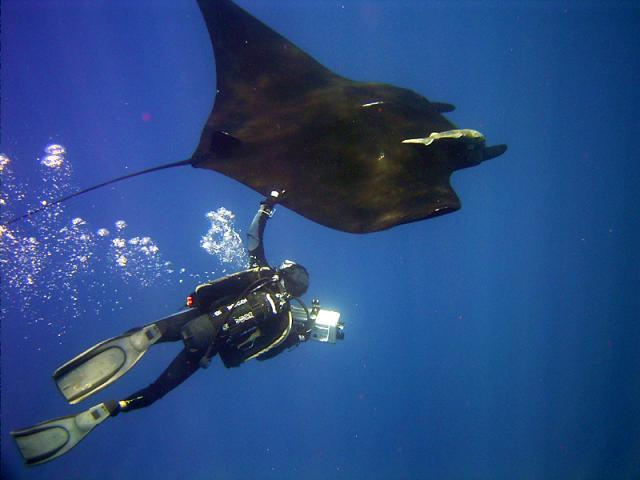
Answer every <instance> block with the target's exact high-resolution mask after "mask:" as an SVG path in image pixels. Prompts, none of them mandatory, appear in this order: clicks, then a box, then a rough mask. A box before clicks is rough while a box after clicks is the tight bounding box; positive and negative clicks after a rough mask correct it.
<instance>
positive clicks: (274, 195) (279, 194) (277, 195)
mask: <svg viewBox="0 0 640 480" xmlns="http://www.w3.org/2000/svg"><path fill="white" fill-rule="evenodd" d="M285 193H286V190H279V191H278V190H274V191H272V192H271V193H270V194H269V196H268V197H267V198H265V199H264V200H263V201H262V202H260V205H263V206H265V207H268V208H269V209H272V208H273V207H274V205H275V204H276V203H279V202H280V201H281V200H282V198H283V197H284V194H285Z"/></svg>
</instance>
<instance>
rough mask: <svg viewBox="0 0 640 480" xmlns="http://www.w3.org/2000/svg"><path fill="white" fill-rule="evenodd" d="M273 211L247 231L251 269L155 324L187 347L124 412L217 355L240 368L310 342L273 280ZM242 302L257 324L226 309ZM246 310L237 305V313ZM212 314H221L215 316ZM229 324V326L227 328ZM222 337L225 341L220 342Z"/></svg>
mask: <svg viewBox="0 0 640 480" xmlns="http://www.w3.org/2000/svg"><path fill="white" fill-rule="evenodd" d="M271 213H272V207H271V205H269V204H268V203H266V202H263V203H262V204H261V205H260V209H259V210H258V212H257V213H256V215H255V217H254V219H253V222H252V223H251V226H250V228H249V231H248V233H247V236H248V240H249V245H248V246H249V255H250V257H249V258H250V265H251V268H250V269H249V270H245V271H242V272H238V273H234V274H232V275H228V276H226V277H223V278H220V279H218V280H214V281H213V282H210V283H206V284H203V285H199V286H198V287H196V290H195V292H193V293H192V294H191V295H190V298H191V299H192V300H193V307H194V308H193V309H192V310H189V311H188V312H187V314H185V315H182V316H177V317H176V316H172V317H169V318H167V319H163V320H159V321H157V322H155V325H157V327H158V328H159V329H160V332H161V334H162V337H161V338H160V339H159V340H158V342H157V343H161V342H176V341H180V340H182V341H184V342H185V348H184V349H183V350H182V351H181V352H180V353H179V354H178V356H177V357H176V358H175V359H174V360H173V361H172V362H171V364H170V365H169V366H168V367H167V368H166V369H165V371H164V372H162V374H161V375H160V376H159V377H158V379H157V380H156V381H155V382H153V383H152V384H151V385H149V386H147V387H145V388H143V389H141V390H139V391H137V392H135V393H133V394H132V395H129V396H128V397H127V398H126V399H125V400H123V401H121V402H120V405H121V408H120V411H124V412H126V411H131V410H135V409H138V408H142V407H146V406H149V405H151V404H152V403H153V402H155V401H156V400H158V399H160V398H162V397H163V396H164V395H166V394H167V393H168V392H169V391H171V390H172V389H174V388H175V387H177V386H178V385H180V384H181V383H182V382H184V381H185V380H186V379H187V378H189V376H191V375H192V374H193V373H194V372H195V371H196V370H198V368H199V367H200V366H206V365H207V364H208V361H209V359H210V358H211V357H213V356H214V355H215V354H216V353H218V354H219V355H220V357H221V359H222V361H223V363H224V365H225V366H226V367H235V366H239V365H240V364H241V363H242V362H244V361H247V360H249V359H252V358H256V359H258V360H265V359H267V358H272V357H274V356H275V355H277V354H278V353H280V352H282V351H283V350H285V349H286V348H289V347H292V346H294V345H296V344H298V343H299V342H301V341H304V340H306V339H308V337H309V332H308V331H307V330H305V329H304V328H302V327H300V326H297V325H294V324H293V322H292V318H291V314H290V311H289V303H288V301H287V300H288V297H284V296H283V295H282V294H283V293H284V292H282V291H281V288H282V287H281V283H280V282H274V281H273V278H274V275H276V271H275V270H274V269H273V268H271V267H269V265H268V263H267V260H266V258H265V254H264V246H263V240H262V239H263V234H264V229H265V226H266V223H267V220H268V219H269V217H270V216H271ZM242 298H246V301H244V300H241V299H242ZM239 300H240V301H243V302H244V305H245V306H244V310H245V311H247V309H249V310H251V311H252V315H253V313H254V312H255V317H256V321H254V322H248V321H247V322H244V320H243V319H242V316H240V317H239V318H237V319H236V320H237V322H236V321H234V315H233V314H234V313H235V312H236V307H232V308H231V310H229V308H225V307H226V306H228V305H231V304H234V305H239V304H240V301H239ZM241 308H242V307H237V310H238V311H240V309H241ZM212 311H215V312H216V313H217V314H218V315H217V316H216V314H211V315H210V314H209V313H210V312H212ZM235 316H236V317H237V315H235ZM258 317H259V318H258ZM225 323H226V324H227V325H226V327H225V329H223V328H222V327H223V326H225ZM251 323H253V325H250V324H251ZM250 327H251V328H250ZM219 335H220V336H222V337H224V338H223V339H220V340H218V341H216V338H217V337H218V336H219Z"/></svg>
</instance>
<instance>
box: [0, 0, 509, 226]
mask: <svg viewBox="0 0 640 480" xmlns="http://www.w3.org/2000/svg"><path fill="white" fill-rule="evenodd" d="M198 5H199V7H200V11H201V12H202V16H203V18H204V22H205V24H206V26H207V30H208V32H209V36H210V38H211V42H212V45H213V52H214V57H215V65H216V88H213V86H212V95H215V101H214V105H213V109H212V111H211V114H210V115H209V117H208V119H207V122H206V124H205V125H204V128H203V130H202V134H201V136H200V142H199V143H198V145H197V147H196V149H195V151H194V153H193V155H192V156H191V158H189V159H186V160H182V161H179V162H173V163H170V164H166V165H161V166H159V167H154V168H150V169H146V170H143V171H141V172H136V173H133V174H129V175H125V176H123V177H119V178H117V179H114V180H110V181H108V182H103V183H101V184H99V185H95V186H93V187H90V188H87V189H85V190H82V191H80V192H76V193H74V194H73V195H69V196H68V197H65V198H62V199H59V200H57V201H54V202H50V203H49V205H52V204H55V203H59V202H60V201H64V200H66V199H68V198H71V197H73V196H77V195H79V194H82V193H85V192H87V191H90V190H93V189H95V188H99V187H101V186H104V185H108V184H111V183H114V182H116V181H119V180H122V179H124V178H130V177H133V176H137V175H141V174H145V173H148V172H151V171H156V170H160V169H165V168H170V167H176V166H180V165H191V166H193V167H196V168H202V169H209V170H215V171H216V172H219V173H222V174H224V175H226V176H228V177H231V178H233V179H235V180H237V181H239V182H241V183H243V184H244V185H246V186H248V187H250V188H252V189H254V190H256V191H258V192H260V193H262V194H264V195H268V194H269V193H270V192H271V191H273V190H277V191H285V194H284V195H283V196H282V197H281V202H280V203H282V204H283V205H284V206H286V207H287V208H289V209H291V210H293V211H295V212H297V213H299V214H300V215H302V216H304V217H306V218H308V219H309V220H312V221H314V222H317V223H319V224H322V225H325V226H327V227H330V228H334V229H336V230H340V231H345V232H351V233H369V232H375V231H379V230H385V229H388V228H391V227H394V226H396V225H400V224H405V223H410V222H415V221H418V220H423V219H427V218H431V217H435V216H438V215H442V214H445V213H450V212H453V211H456V210H458V209H459V208H460V200H459V199H458V196H457V195H456V193H455V192H454V191H453V189H452V188H451V184H450V183H449V179H450V177H451V174H452V173H453V172H454V171H455V170H460V169H462V168H467V167H471V166H474V165H478V164H480V163H481V162H483V161H485V160H488V159H491V158H494V157H497V156H498V155H501V154H502V153H504V152H505V151H506V148H507V147H506V145H496V146H491V147H487V146H486V145H485V138H484V136H483V135H482V134H481V133H480V132H478V131H476V130H471V129H458V128H457V127H456V126H455V125H454V124H453V123H451V122H450V121H449V120H447V119H446V118H445V117H444V116H443V113H447V112H450V111H452V110H453V109H454V107H453V106H452V105H450V104H447V103H442V102H432V101H429V100H427V99H426V98H425V97H424V96H422V95H420V94H419V93H416V92H414V91H411V90H409V89H406V88H401V87H397V86H393V85H388V84H384V83H375V82H362V81H354V80H350V79H348V78H345V77H342V76H340V75H338V74H336V73H334V72H332V71H331V70H329V69H328V68H326V67H325V66H323V65H322V64H321V63H319V62H318V61H317V60H315V59H314V58H312V57H311V56H310V55H309V54H307V53H306V52H304V51H303V50H302V49H300V48H299V47H297V46H296V45H294V44H293V43H291V42H290V41H289V40H287V39H286V38H284V37H283V36H282V35H280V34H279V33H277V32H275V31H274V30H272V29H271V28H269V27H268V26H267V25H265V24H264V23H262V22H261V21H259V20H258V19H256V18H255V17H253V16H252V15H250V14H249V13H248V12H246V11H245V10H243V9H242V8H240V7H239V6H237V5H236V4H234V3H233V2H232V1H231V0H198ZM33 213H35V211H33V212H29V213H28V214H27V215H31V214H33ZM15 220H17V219H13V220H12V221H15ZM9 223H11V222H9Z"/></svg>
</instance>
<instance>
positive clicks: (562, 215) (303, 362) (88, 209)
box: [1, 0, 640, 480]
mask: <svg viewBox="0 0 640 480" xmlns="http://www.w3.org/2000/svg"><path fill="white" fill-rule="evenodd" d="M239 3H240V5H242V6H243V7H245V8H246V9H247V10H248V11H250V12H251V13H252V14H254V15H255V16H257V17H258V18H260V19H261V20H263V21H264V22H266V23H267V24H269V25H271V26H272V27H273V28H275V29H276V30H277V31H279V32H281V33H282V34H284V35H285V36H286V37H288V38H289V39H291V40H292V41H294V42H295V43H297V44H298V45H299V46H300V47H302V48H303V49H305V50H306V51H307V52H309V53H310V54H312V55H313V56H315V57H316V58H317V59H319V60H320V61H321V62H322V63H324V64H325V65H327V66H328V67H329V68H331V69H333V70H334V71H336V72H339V73H340V74H342V75H345V76H347V77H351V78H355V79H360V80H377V81H382V82H388V83H392V84H396V85H400V86H404V87H408V88H411V89H414V90H416V91H418V92H420V93H422V94H424V95H425V96H426V97H427V98H429V99H432V100H437V101H446V102H450V103H453V104H455V105H456V106H457V110H456V111H455V112H454V113H451V114H449V115H448V116H449V117H450V118H451V119H452V120H453V121H454V122H455V123H456V124H458V125H460V126H461V127H465V128H474V129H478V130H480V131H482V132H483V133H484V134H485V135H486V136H487V139H488V142H489V143H503V142H504V143H508V144H509V151H508V152H507V154H505V155H504V156H502V157H500V158H497V159H495V160H492V161H490V162H488V163H486V164H483V165H481V166H479V167H477V168H473V169H468V170H464V171H460V172H457V173H456V174H454V176H453V179H452V183H453V185H454V188H455V189H456V190H457V192H458V194H459V195H460V197H461V200H462V203H463V207H462V210H460V211H459V212H457V213H454V214H451V215H446V216H444V217H440V218H437V219H433V220H429V221H425V222H420V223H415V224H411V225H403V226H400V227H397V228H394V229H392V230H389V231H385V232H380V233H375V234H371V235H364V236H359V235H350V234H346V233H341V232H337V231H333V230H330V229H328V228H325V227H322V226H320V225H317V224H314V223H312V222H310V221H308V220H305V219H304V218H302V217H300V216H298V215H296V214H294V213H292V212H290V211H288V210H287V209H285V208H280V209H278V212H277V214H276V216H275V217H274V219H273V220H272V222H271V224H270V226H269V229H268V232H267V237H266V242H267V254H268V257H269V259H270V260H271V261H272V262H274V263H275V262H279V261H281V260H283V259H285V258H293V259H297V260H298V261H300V262H302V263H303V264H305V265H306V266H307V267H308V268H309V270H310V272H311V274H312V287H311V289H310V294H309V295H307V299H308V300H309V299H310V298H311V297H318V298H320V299H321V300H322V301H323V302H324V303H325V304H326V305H327V306H330V307H333V308H336V309H339V310H340V311H341V312H342V314H343V319H344V320H345V321H346V323H347V336H346V340H345V341H344V342H342V343H340V344H338V345H335V346H327V345H320V344H313V345H311V344H308V345H303V346H301V347H300V348H298V349H296V350H294V351H293V352H289V353H286V354H283V355H281V356H280V357H278V358H276V359H274V360H273V361H269V362H266V363H258V362H250V363H248V364H246V365H244V366H243V367H241V368H239V369H234V370H225V369H224V368H223V367H222V366H221V364H220V363H219V362H217V361H214V362H213V365H212V366H211V367H210V368H209V369H208V370H207V371H201V372H198V373H197V374H196V375H195V376H194V377H192V378H191V379H189V380H188V382H187V383H185V384H184V385H183V386H181V387H180V388H179V389H178V390H176V391H174V392H172V393H171V394H169V395H168V396H167V397H166V398H165V399H163V400H162V401H161V402H159V403H157V404H156V405H154V406H153V407H152V408H149V409H147V410H145V411H139V412H135V413H132V414H130V415H126V416H125V415H121V416H119V417H117V418H115V419H113V420H109V421H107V422H105V423H104V424H102V425H101V426H99V427H98V428H97V429H96V430H95V431H94V432H92V433H91V435H90V436H89V437H88V438H87V439H86V440H85V441H84V442H83V443H82V444H81V445H79V446H78V447H77V448H76V449H75V450H73V451H72V452H71V453H69V454H68V455H66V456H64V457H61V458H59V459H57V460H56V461H55V462H52V463H49V464H47V465H45V466H41V467H37V468H33V469H26V468H25V467H23V466H22V465H21V459H20V457H19V454H18V452H17V450H16V449H15V448H14V445H13V444H12V441H11V438H10V436H9V431H11V430H12V429H14V428H18V427H24V426H28V425H31V424H33V423H36V422H38V421H42V420H44V419H47V418H51V417H56V416H60V415H66V414H71V413H74V412H78V411H80V410H81V409H82V408H84V407H83V406H82V405H85V404H86V406H90V405H93V404H95V403H98V402H100V401H103V400H107V399H109V398H122V397H123V396H125V395H127V394H129V393H130V392H132V391H134V390H135V389H137V388H139V387H140V386H142V385H146V383H148V382H149V381H151V379H153V378H154V376H155V375H157V374H158V373H159V372H160V371H161V369H162V368H163V367H164V365H166V363H167V362H169V361H170V359H171V358H172V357H173V355H175V354H176V353H177V351H178V349H179V347H178V346H162V347H158V348H155V349H153V350H154V351H152V352H150V353H149V354H148V356H147V357H145V358H144V359H143V361H142V362H141V363H140V364H139V366H138V367H136V369H135V370H134V371H132V372H131V373H130V374H129V375H128V376H127V377H126V378H123V379H122V380H121V381H120V382H118V385H117V386H113V387H111V388H110V389H109V390H106V391H104V392H101V393H100V394H99V395H97V396H96V397H97V398H96V399H95V401H93V399H92V400H89V401H86V402H84V403H83V404H82V405H80V406H75V407H70V406H68V405H66V404H65V402H64V401H63V399H62V398H61V396H60V395H59V394H58V393H57V392H56V390H55V387H54V384H53V382H52V381H51V378H50V374H51V372H52V371H53V370H54V369H55V368H56V367H57V366H59V365H60V364H62V363H63V362H64V361H66V360H68V359H69V358H71V357H72V356H74V355H76V354H77V353H79V352H80V351H82V350H83V349H85V348H87V347H88V346H90V345H92V344H94V343H96V342H98V341H99V340H102V339H104V338H108V337H110V336H113V335H115V334H118V333H120V332H122V331H124V330H126V329H128V328H130V327H132V326H135V325H140V324H143V323H147V322H150V321H152V320H153V319H154V318H158V317H160V316H163V315H167V314H169V313H171V312H173V311H174V310H175V309H176V308H177V307H178V306H179V305H180V304H181V302H182V301H183V298H184V295H186V294H187V293H188V292H189V291H190V290H191V288H192V287H193V282H192V281H190V277H188V276H187V274H193V275H197V274H203V275H204V272H215V274H216V275H221V274H222V272H223V270H224V269H225V266H224V265H222V264H221V263H220V262H219V261H218V260H217V259H216V257H215V256H211V255H208V254H207V253H206V252H204V251H203V249H202V248H200V246H199V240H200V236H201V235H203V234H204V233H205V232H206V230H207V228H208V226H209V224H208V222H207V220H206V218H205V214H206V213H207V212H208V211H211V210H215V209H217V208H219V207H221V206H224V207H226V208H228V209H230V210H231V211H233V212H234V213H235V214H236V227H237V229H239V230H242V232H241V233H243V232H244V228H245V227H246V226H247V225H248V223H249V221H250V219H251V217H252V215H253V213H254V211H255V208H256V206H257V203H258V201H259V200H260V196H259V195H258V194H256V193H255V192H253V191H251V190H249V189H248V188H246V187H243V186H242V185H240V184H238V183H237V182H235V181H233V180H231V179H228V178H226V177H223V176H222V175H219V174H215V173H212V172H207V171H196V170H193V169H191V168H184V169H182V170H174V171H166V172H161V173H156V174H154V175H150V176H148V177H142V178H139V179H135V180H131V181H128V182H127V183H123V184H120V185H118V186H116V187H114V188H109V189H105V190H103V191H97V192H94V193H91V194H88V195H87V196H85V197H83V198H81V199H77V200H74V201H71V202H69V204H68V205H67V207H66V211H65V213H64V215H65V217H64V222H67V224H68V222H70V221H71V220H72V219H73V218H76V217H81V218H83V219H85V221H86V222H87V227H86V228H89V229H90V230H91V231H93V232H95V230H97V228H98V227H103V226H108V228H110V229H112V230H113V223H114V222H115V221H116V220H120V219H125V220H126V221H127V223H128V224H129V227H128V230H127V232H128V235H129V237H131V236H134V235H140V236H142V235H149V236H151V237H152V238H153V239H154V241H155V242H156V243H157V245H158V246H159V247H160V252H161V254H162V255H163V258H164V259H167V260H170V261H172V262H173V263H174V264H175V265H176V266H178V267H180V268H185V278H184V279H183V280H184V281H183V282H182V283H180V281H179V280H180V277H179V276H178V275H176V273H175V272H174V273H173V274H168V273H166V272H164V273H162V274H161V278H160V279H159V280H158V281H157V282H155V283H154V284H153V285H150V286H144V285H143V284H142V283H143V282H141V281H140V277H134V278H133V279H131V278H130V279H129V281H125V280H123V277H122V276H121V275H120V276H119V275H118V272H117V269H115V270H114V269H113V268H111V267H109V268H107V267H108V265H106V263H109V262H112V261H113V258H111V257H109V256H108V254H104V252H102V253H101V252H96V255H97V256H99V255H103V258H102V260H100V262H102V264H99V263H98V264H96V265H97V266H96V267H95V268H94V269H95V270H96V272H95V273H93V274H92V273H91V272H84V273H82V272H81V273H78V274H77V275H75V276H73V279H72V281H73V282H75V284H74V285H75V286H73V285H72V286H71V287H65V288H67V290H65V289H64V288H61V287H60V283H57V284H54V285H56V286H55V289H56V291H55V292H47V288H46V285H35V286H33V287H32V288H28V289H26V290H25V289H24V288H12V287H10V286H9V285H8V284H7V283H6V281H5V283H4V284H3V289H2V301H3V305H2V306H3V309H4V313H3V318H2V357H1V361H2V405H1V406H2V410H1V412H2V431H1V435H2V470H3V472H2V473H3V478H6V479H14V478H25V479H26V478H30V479H31V478H33V479H53V478H59V479H82V480H85V479H116V478H117V479H134V478H135V479H176V478H189V479H218V478H219V479H223V478H224V479H250V478H262V479H293V478H304V479H307V480H309V479H326V478H335V479H359V478H368V479H392V478H393V479H396V478H397V479H400V478H406V479H425V478H434V479H512V478H522V479H586V478H590V479H596V478H600V479H601V478H607V479H618V478H619V479H629V478H638V476H639V475H640V407H639V405H640V403H639V402H638V398H640V377H639V368H640V326H639V320H640V315H639V313H640V301H639V298H640V295H639V293H640V262H639V255H638V246H639V245H640V215H639V214H638V213H639V211H638V205H639V203H640V193H639V185H640V184H639V182H640V166H639V163H640V148H639V147H638V130H639V129H640V120H639V118H640V116H639V115H638V112H639V111H640V90H639V89H638V88H637V87H638V85H639V84H640V48H639V45H640V43H639V42H638V31H639V29H640V7H639V6H638V3H636V2H592V1H585V2H582V1H580V2H559V1H558V2H538V1H536V2H531V1H528V2H471V1H465V2H431V1H406V2H405V1H402V2H401V1H384V2H383V1H360V0H353V1H352V0H348V1H347V0H345V1H340V2H338V1H322V2H315V1H310V0H307V1H303V2H299V1H291V0H287V1H277V2H276V1H259V0H242V1H239ZM1 39H2V69H1V75H2V117H1V120H2V125H1V127H2V130H1V141H2V148H1V149H2V152H3V153H4V154H5V155H7V156H8V157H9V158H10V159H11V161H12V167H13V170H14V171H15V174H16V177H17V178H19V179H21V181H24V182H29V185H32V186H36V185H39V182H41V177H42V168H41V167H40V164H39V158H42V156H43V148H44V147H45V146H46V145H48V144H51V143H59V144H62V145H64V146H65V147H66V149H67V153H66V156H65V160H66V161H68V162H69V163H70V164H72V165H73V176H72V182H73V184H74V185H75V186H76V187H84V186H88V185H91V184H93V183H96V182H99V181H103V180H106V179H109V178H111V177H115V176H118V175H120V174H123V173H126V172H128V171H135V170H137V169H141V168H146V167H151V166H155V165H158V164H161V163H166V162H170V161H174V160H179V159H184V158H188V157H189V156H190V155H191V153H192V151H193V149H194V148H195V145H196V144H197V141H198V139H199V134H200V129H201V126H202V124H203V122H204V121H205V119H206V118H207V116H208V114H209V112H210V109H211V107H212V103H213V91H214V88H215V85H214V83H215V80H214V72H215V70H214V64H213V61H212V52H211V46H210V43H209V39H208V36H207V32H206V30H205V27H204V23H203V21H202V20H201V18H200V16H199V12H198V10H197V6H196V4H195V2H194V1H191V0H180V1H171V2H169V1H158V2H155V1H154V2H151V1H141V2H130V1H126V2H125V1H115V2H111V1H109V2H78V1H73V2H61V1H17V0H13V1H8V2H3V4H2V37H1ZM30 188H31V190H30V191H33V189H34V188H35V187H30ZM309 189H310V190H313V185H309ZM371 194H372V195H375V192H371ZM41 221H42V222H46V221H47V220H46V219H45V218H43V220H41ZM23 227H24V228H25V229H28V228H30V227H29V226H28V225H26V226H23ZM129 237H127V238H129ZM65 248H67V250H64V251H67V252H68V251H69V248H68V246H67V247H65ZM96 248H98V247H96ZM47 268H54V266H49V267H47ZM23 283H24V282H23ZM96 285H100V288H98V289H96ZM23 287H24V285H23ZM69 288H70V290H69ZM74 289H75V290H74ZM98 290H99V291H98ZM70 292H72V293H70ZM73 292H75V293H73ZM76 293H77V297H78V299H77V300H75V301H74V300H73V299H72V298H70V297H71V296H73V295H75V294H76ZM48 294H51V298H46V297H47V295H48ZM23 296H26V297H28V298H27V300H28V301H29V302H30V304H29V305H28V307H29V308H23V307H24V305H22V300H23ZM116 301H117V303H116ZM95 302H100V303H99V304H97V305H96V304H94V303H95ZM36 320H37V321H36Z"/></svg>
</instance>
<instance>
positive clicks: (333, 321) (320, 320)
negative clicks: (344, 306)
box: [291, 300, 344, 343]
mask: <svg viewBox="0 0 640 480" xmlns="http://www.w3.org/2000/svg"><path fill="white" fill-rule="evenodd" d="M291 314H292V316H293V321H294V322H295V323H299V324H305V325H308V323H309V322H311V327H310V328H311V336H310V337H309V338H310V339H311V340H315V341H317V342H322V343H336V342H337V341H338V340H344V323H342V322H341V321H340V312H336V311H334V310H326V309H323V308H321V307H320V302H319V301H318V300H313V301H312V302H311V310H310V311H309V316H308V317H307V311H306V310H305V309H304V308H301V307H297V306H293V305H292V306H291Z"/></svg>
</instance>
